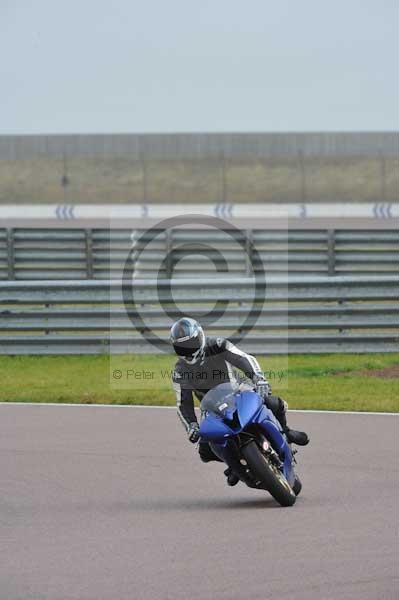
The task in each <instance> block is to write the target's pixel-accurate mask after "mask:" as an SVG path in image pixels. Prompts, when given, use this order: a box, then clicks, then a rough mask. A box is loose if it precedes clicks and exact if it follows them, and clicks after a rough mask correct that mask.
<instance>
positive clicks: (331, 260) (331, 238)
mask: <svg viewBox="0 0 399 600" xmlns="http://www.w3.org/2000/svg"><path fill="white" fill-rule="evenodd" d="M327 235H328V238H327V252H328V274H329V275H335V229H329V230H328V232H327Z"/></svg>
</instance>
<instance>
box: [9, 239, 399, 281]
mask: <svg viewBox="0 0 399 600" xmlns="http://www.w3.org/2000/svg"><path fill="white" fill-rule="evenodd" d="M132 248H133V253H131V250H132ZM128 257H129V262H128V268H130V269H131V270H133V271H134V273H135V274H136V276H137V277H138V278H146V277H149V278H154V277H157V276H160V277H165V278H169V277H171V276H172V275H173V277H182V278H184V277H187V276H190V275H191V276H192V275H193V274H199V275H201V276H204V277H210V276H213V275H217V276H220V273H223V277H227V276H237V275H248V274H250V273H252V271H253V270H255V271H259V270H261V269H262V268H264V269H265V271H266V272H267V273H268V274H275V275H279V274H280V275H287V274H293V275H303V276H306V277H307V276H309V275H314V274H319V275H344V274H348V275H361V274H370V275H372V274H375V273H377V272H378V273H380V274H399V260H398V259H399V230H385V229H384V230H370V231H362V230H356V231H348V230H334V229H330V230H292V229H290V230H288V231H287V230H270V231H266V230H243V231H236V232H235V233H234V235H233V236H231V235H229V234H227V233H226V232H223V231H218V230H205V229H203V230H193V229H191V230H189V231H188V230H184V229H175V230H168V231H159V232H157V236H156V237H155V238H154V239H153V240H152V241H150V240H149V238H148V236H147V239H146V236H145V234H144V237H143V232H141V231H133V232H132V231H131V230H128V229H126V230H112V229H111V230H109V229H21V228H15V229H0V279H2V280H5V279H9V280H14V279H15V280H27V279H28V280H34V279H60V280H66V279H72V280H76V279H119V278H121V277H122V273H123V269H124V267H125V266H126V260H127V258H128Z"/></svg>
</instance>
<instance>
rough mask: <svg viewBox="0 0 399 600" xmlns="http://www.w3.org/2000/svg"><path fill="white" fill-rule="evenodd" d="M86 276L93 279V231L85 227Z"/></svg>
mask: <svg viewBox="0 0 399 600" xmlns="http://www.w3.org/2000/svg"><path fill="white" fill-rule="evenodd" d="M85 234H86V277H87V279H93V231H92V229H86V230H85Z"/></svg>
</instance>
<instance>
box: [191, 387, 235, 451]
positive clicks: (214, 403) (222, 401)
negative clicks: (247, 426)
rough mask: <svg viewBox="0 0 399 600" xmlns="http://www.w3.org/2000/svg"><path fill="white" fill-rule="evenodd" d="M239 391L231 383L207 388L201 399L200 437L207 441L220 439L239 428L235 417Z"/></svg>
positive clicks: (232, 433)
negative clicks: (201, 419)
mask: <svg viewBox="0 0 399 600" xmlns="http://www.w3.org/2000/svg"><path fill="white" fill-rule="evenodd" d="M239 395H240V394H239V392H238V391H237V389H236V388H234V387H233V386H232V385H231V383H221V384H220V385H218V386H216V387H215V388H213V389H212V390H209V392H207V393H206V394H205V396H204V398H203V399H202V402H201V412H202V414H203V415H204V419H203V421H202V422H201V426H200V434H201V437H202V438H203V439H205V440H209V441H218V440H222V439H223V438H225V437H228V436H229V435H234V433H237V431H238V430H240V429H241V425H240V422H239V421H238V417H237V398H238V396H239Z"/></svg>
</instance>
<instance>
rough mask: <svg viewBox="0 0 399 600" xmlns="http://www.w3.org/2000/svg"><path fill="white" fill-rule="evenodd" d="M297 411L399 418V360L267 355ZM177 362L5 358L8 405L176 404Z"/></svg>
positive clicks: (268, 368) (1, 371)
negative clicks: (388, 414)
mask: <svg viewBox="0 0 399 600" xmlns="http://www.w3.org/2000/svg"><path fill="white" fill-rule="evenodd" d="M260 363H261V366H262V369H263V370H264V371H265V372H266V373H267V374H268V376H269V378H270V381H271V383H272V386H273V391H274V392H275V393H278V394H281V396H283V397H284V398H285V399H287V400H288V401H289V404H290V407H291V408H301V409H321V410H328V409H330V410H359V411H366V410H369V411H389V412H399V377H398V376H396V375H397V374H399V354H368V355H352V354H351V355H318V356H311V355H296V356H290V357H288V358H287V357H280V356H271V357H261V358H260ZM173 365H174V358H173V357H172V356H166V355H159V356H154V355H132V356H116V357H111V358H110V357H109V356H15V357H12V356H3V357H0V377H1V379H0V380H1V387H0V401H1V402H16V401H17V402H58V403H65V402H68V403H69V402H71V403H90V404H95V403H107V404H162V405H173V404H174V403H175V397H174V393H173V390H172V387H171V382H170V373H171V370H172V369H173Z"/></svg>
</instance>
